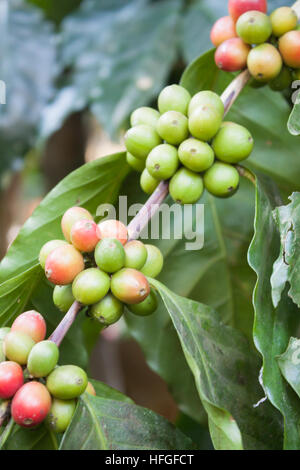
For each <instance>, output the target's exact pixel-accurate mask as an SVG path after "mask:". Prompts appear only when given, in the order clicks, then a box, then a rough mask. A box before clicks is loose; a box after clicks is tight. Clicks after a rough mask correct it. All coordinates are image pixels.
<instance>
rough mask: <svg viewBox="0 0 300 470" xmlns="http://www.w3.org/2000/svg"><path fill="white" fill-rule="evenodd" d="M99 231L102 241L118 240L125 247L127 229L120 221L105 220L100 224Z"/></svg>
mask: <svg viewBox="0 0 300 470" xmlns="http://www.w3.org/2000/svg"><path fill="white" fill-rule="evenodd" d="M98 230H99V236H100V239H101V240H102V239H103V238H116V239H117V240H119V241H120V242H121V243H122V245H125V243H126V242H127V237H128V231H127V227H126V226H125V225H124V224H123V223H122V222H120V221H119V220H114V219H110V220H104V221H103V222H100V223H99V224H98Z"/></svg>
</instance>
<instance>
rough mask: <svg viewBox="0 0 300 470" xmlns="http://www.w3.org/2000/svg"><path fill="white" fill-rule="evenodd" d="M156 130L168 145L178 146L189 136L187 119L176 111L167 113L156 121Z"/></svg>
mask: <svg viewBox="0 0 300 470" xmlns="http://www.w3.org/2000/svg"><path fill="white" fill-rule="evenodd" d="M156 130H157V132H158V134H159V135H160V137H161V138H162V139H164V140H165V141H166V142H167V143H168V144H171V145H179V144H181V142H183V141H184V140H185V139H186V138H187V137H188V135H189V129H188V119H187V117H186V116H185V115H184V114H182V113H180V112H178V111H167V112H166V113H164V114H162V115H161V116H160V118H159V120H158V121H157V126H156Z"/></svg>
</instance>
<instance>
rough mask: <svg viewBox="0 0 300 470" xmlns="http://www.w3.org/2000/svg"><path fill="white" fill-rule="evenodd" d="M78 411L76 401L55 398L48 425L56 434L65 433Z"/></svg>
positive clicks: (47, 421)
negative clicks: (76, 410)
mask: <svg viewBox="0 0 300 470" xmlns="http://www.w3.org/2000/svg"><path fill="white" fill-rule="evenodd" d="M75 409H76V400H60V399H59V398H54V399H53V400H52V405H51V409H50V413H49V414H48V416H47V418H46V423H47V425H48V426H49V427H50V429H52V431H54V432H56V433H62V432H65V431H66V429H67V428H68V426H69V424H70V423H71V420H72V417H73V415H74V413H75Z"/></svg>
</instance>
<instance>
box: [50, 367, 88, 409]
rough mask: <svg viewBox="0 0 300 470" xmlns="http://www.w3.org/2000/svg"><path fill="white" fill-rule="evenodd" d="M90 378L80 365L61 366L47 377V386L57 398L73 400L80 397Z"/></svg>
mask: <svg viewBox="0 0 300 470" xmlns="http://www.w3.org/2000/svg"><path fill="white" fill-rule="evenodd" d="M87 384H88V378H87V375H86V373H85V371H84V370H83V369H81V368H80V367H78V366H73V365H71V366H60V367H57V368H56V369H54V370H53V371H52V372H51V374H50V375H48V377H47V382H46V386H47V388H48V390H49V392H50V393H51V395H53V396H54V397H55V398H60V399H61V400H71V399H72V398H77V397H79V396H80V395H81V394H82V393H83V392H84V391H85V389H86V387H87Z"/></svg>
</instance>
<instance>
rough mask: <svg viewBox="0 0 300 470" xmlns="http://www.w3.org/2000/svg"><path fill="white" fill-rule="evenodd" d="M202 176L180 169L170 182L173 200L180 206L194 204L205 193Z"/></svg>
mask: <svg viewBox="0 0 300 470" xmlns="http://www.w3.org/2000/svg"><path fill="white" fill-rule="evenodd" d="M203 189H204V188H203V181H202V177H201V175H199V174H197V173H195V172H193V171H191V170H188V169H187V168H180V170H178V171H177V173H175V175H174V176H173V178H172V179H171V181H170V186H169V191H170V195H171V197H172V199H173V200H174V201H175V202H178V204H194V203H196V202H197V201H198V199H200V197H201V196H202V193H203Z"/></svg>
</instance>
